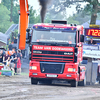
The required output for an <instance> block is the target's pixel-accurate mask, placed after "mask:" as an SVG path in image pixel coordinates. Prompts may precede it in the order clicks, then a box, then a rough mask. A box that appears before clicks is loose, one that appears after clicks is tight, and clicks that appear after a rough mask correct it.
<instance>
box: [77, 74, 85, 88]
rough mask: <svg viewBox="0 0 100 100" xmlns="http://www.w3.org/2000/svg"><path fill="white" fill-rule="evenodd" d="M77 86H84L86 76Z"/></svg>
mask: <svg viewBox="0 0 100 100" xmlns="http://www.w3.org/2000/svg"><path fill="white" fill-rule="evenodd" d="M78 85H79V86H86V75H85V78H84V80H83V81H80V82H78Z"/></svg>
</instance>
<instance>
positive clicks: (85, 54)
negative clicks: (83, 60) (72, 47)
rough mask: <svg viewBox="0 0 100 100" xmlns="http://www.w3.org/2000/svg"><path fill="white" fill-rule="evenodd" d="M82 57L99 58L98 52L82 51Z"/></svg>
mask: <svg viewBox="0 0 100 100" xmlns="http://www.w3.org/2000/svg"><path fill="white" fill-rule="evenodd" d="M83 57H89V58H100V50H84V49H83Z"/></svg>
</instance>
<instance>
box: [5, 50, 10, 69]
mask: <svg viewBox="0 0 100 100" xmlns="http://www.w3.org/2000/svg"><path fill="white" fill-rule="evenodd" d="M3 63H4V65H5V66H6V67H7V66H8V65H9V63H10V56H9V55H8V52H7V51H6V52H5V55H4V56H3Z"/></svg>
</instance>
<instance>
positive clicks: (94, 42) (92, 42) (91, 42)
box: [88, 37, 96, 44]
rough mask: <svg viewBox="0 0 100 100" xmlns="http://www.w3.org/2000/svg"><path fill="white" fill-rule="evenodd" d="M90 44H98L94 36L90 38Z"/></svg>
mask: <svg viewBox="0 0 100 100" xmlns="http://www.w3.org/2000/svg"><path fill="white" fill-rule="evenodd" d="M88 44H96V41H95V40H93V37H90V40H89V41H88Z"/></svg>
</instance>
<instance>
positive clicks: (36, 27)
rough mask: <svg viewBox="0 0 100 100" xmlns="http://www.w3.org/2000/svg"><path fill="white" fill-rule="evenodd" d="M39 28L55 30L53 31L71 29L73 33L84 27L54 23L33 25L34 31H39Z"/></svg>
mask: <svg viewBox="0 0 100 100" xmlns="http://www.w3.org/2000/svg"><path fill="white" fill-rule="evenodd" d="M39 27H42V28H53V29H60V28H64V29H65V28H67V29H68V28H70V29H72V30H73V31H76V30H79V29H81V28H83V26H82V25H72V24H52V23H50V24H49V23H37V24H34V25H33V28H34V29H38V28H39Z"/></svg>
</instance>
